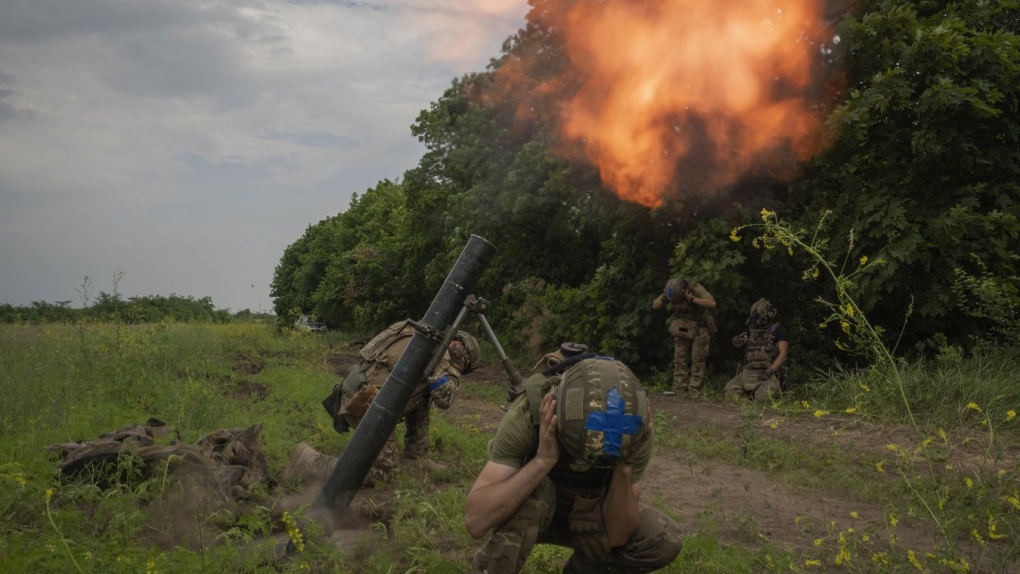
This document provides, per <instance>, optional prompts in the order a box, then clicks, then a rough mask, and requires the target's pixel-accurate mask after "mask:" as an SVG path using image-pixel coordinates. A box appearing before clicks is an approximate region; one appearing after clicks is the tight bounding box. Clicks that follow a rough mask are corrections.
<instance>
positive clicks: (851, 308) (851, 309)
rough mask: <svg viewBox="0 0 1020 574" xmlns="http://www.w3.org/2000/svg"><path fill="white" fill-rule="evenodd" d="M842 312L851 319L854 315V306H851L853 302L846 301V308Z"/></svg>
mask: <svg viewBox="0 0 1020 574" xmlns="http://www.w3.org/2000/svg"><path fill="white" fill-rule="evenodd" d="M843 312H844V313H846V316H847V317H850V318H851V319H853V317H854V306H853V304H852V303H847V304H846V309H845V310H844V311H843Z"/></svg>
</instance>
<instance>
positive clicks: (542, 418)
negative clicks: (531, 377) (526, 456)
mask: <svg viewBox="0 0 1020 574" xmlns="http://www.w3.org/2000/svg"><path fill="white" fill-rule="evenodd" d="M538 416H539V423H538V453H537V454H536V455H535V458H538V459H541V460H543V461H545V462H546V463H547V464H549V465H550V466H552V465H555V464H556V462H557V461H559V459H560V445H559V442H557V439H556V422H557V421H556V392H555V391H553V390H550V391H549V392H547V393H546V394H545V396H543V397H542V405H541V406H540V407H539V408H538Z"/></svg>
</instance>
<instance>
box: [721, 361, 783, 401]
mask: <svg viewBox="0 0 1020 574" xmlns="http://www.w3.org/2000/svg"><path fill="white" fill-rule="evenodd" d="M767 370H768V369H752V368H750V367H747V366H746V365H745V366H744V368H743V370H741V371H740V373H738V374H737V376H735V377H733V378H732V379H730V382H728V383H726V388H725V389H723V395H724V396H726V397H749V398H752V399H754V400H755V401H767V400H769V398H770V397H772V396H774V395H778V394H779V379H778V378H777V377H776V374H775V373H770V376H769V378H767V379H765V380H764V381H763V380H761V379H759V378H758V375H760V374H761V373H763V372H765V371H767Z"/></svg>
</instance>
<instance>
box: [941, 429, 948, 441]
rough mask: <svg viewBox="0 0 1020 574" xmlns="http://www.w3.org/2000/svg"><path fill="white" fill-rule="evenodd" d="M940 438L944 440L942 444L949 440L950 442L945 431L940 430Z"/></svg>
mask: <svg viewBox="0 0 1020 574" xmlns="http://www.w3.org/2000/svg"><path fill="white" fill-rule="evenodd" d="M939 438H940V439H942V442H946V441H947V440H949V439H947V438H946V431H945V429H939Z"/></svg>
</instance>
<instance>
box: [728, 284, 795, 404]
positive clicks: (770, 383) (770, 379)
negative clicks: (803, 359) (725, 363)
mask: <svg viewBox="0 0 1020 574" xmlns="http://www.w3.org/2000/svg"><path fill="white" fill-rule="evenodd" d="M776 315H777V310H776V308H775V307H773V306H772V303H769V301H768V300H767V299H764V298H763V299H758V301H757V302H755V304H754V305H752V306H751V314H750V316H748V318H747V330H746V331H744V332H743V333H741V334H739V335H737V336H736V337H733V346H734V347H737V348H738V349H739V348H740V347H743V348H744V364H743V367H742V368H741V370H740V372H739V373H737V376H736V377H733V379H731V380H730V382H728V383H726V389H725V390H724V391H723V393H724V394H725V396H726V397H728V398H729V397H749V398H751V399H753V400H756V401H763V400H767V399H768V398H769V397H771V396H772V395H775V394H778V393H779V391H780V389H781V384H780V378H779V376H778V373H779V368H780V367H782V366H783V363H785V362H786V358H787V356H788V355H789V353H790V342H789V340H788V338H787V334H786V327H783V326H782V325H781V324H779V321H776V320H775V318H776Z"/></svg>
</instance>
